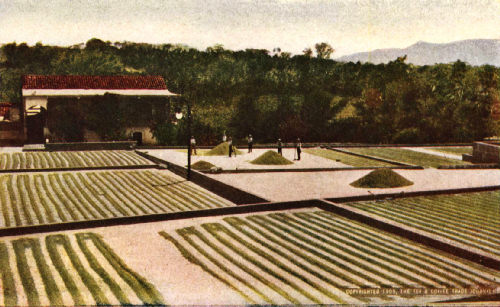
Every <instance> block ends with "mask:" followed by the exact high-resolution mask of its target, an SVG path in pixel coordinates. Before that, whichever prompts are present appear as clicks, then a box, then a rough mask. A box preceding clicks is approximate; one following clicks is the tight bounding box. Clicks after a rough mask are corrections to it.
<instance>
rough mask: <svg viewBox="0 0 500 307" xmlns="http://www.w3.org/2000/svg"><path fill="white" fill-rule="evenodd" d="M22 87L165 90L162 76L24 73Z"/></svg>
mask: <svg viewBox="0 0 500 307" xmlns="http://www.w3.org/2000/svg"><path fill="white" fill-rule="evenodd" d="M23 89H103V90H108V89H109V90H125V89H149V90H166V89H167V86H166V84H165V80H164V79H163V77H162V76H73V75H25V76H23Z"/></svg>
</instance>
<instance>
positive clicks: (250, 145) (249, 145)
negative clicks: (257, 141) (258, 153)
mask: <svg viewBox="0 0 500 307" xmlns="http://www.w3.org/2000/svg"><path fill="white" fill-rule="evenodd" d="M252 148H253V137H252V135H251V134H249V135H248V152H249V153H250V152H252Z"/></svg>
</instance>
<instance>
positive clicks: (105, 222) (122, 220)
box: [0, 200, 323, 237]
mask: <svg viewBox="0 0 500 307" xmlns="http://www.w3.org/2000/svg"><path fill="white" fill-rule="evenodd" d="M322 203H323V202H322V201H320V200H303V201H291V202H281V203H265V204H253V205H243V206H234V207H223V208H214V209H204V210H196V211H183V212H171V213H160V214H149V215H140V216H124V217H114V218H109V219H99V220H90V221H74V222H66V223H56V224H46V225H31V226H22V227H10V228H0V237H5V236H17V235H26V234H33V233H45V232H54V231H65V230H77V229H87V228H97V227H109V226H119V225H131V224H139V223H151V222H161V221H169V220H180V219H193V218H198V217H210V216H223V215H230V214H242V213H252V212H255V213H257V212H265V211H277V210H287V209H300V208H308V207H317V206H320V205H321V204H322Z"/></svg>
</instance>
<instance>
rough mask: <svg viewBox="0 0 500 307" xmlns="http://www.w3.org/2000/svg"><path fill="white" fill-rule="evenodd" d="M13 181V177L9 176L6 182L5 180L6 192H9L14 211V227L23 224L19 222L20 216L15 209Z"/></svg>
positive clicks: (17, 209) (16, 208)
mask: <svg viewBox="0 0 500 307" xmlns="http://www.w3.org/2000/svg"><path fill="white" fill-rule="evenodd" d="M14 179H15V176H14V175H9V177H8V180H7V191H8V192H9V195H10V198H11V200H12V201H11V202H10V204H11V206H12V211H14V220H15V221H16V226H21V225H22V224H23V223H22V221H21V215H20V213H19V208H18V207H17V200H16V199H15V194H14V188H13V184H12V182H13V181H14ZM13 198H14V199H13Z"/></svg>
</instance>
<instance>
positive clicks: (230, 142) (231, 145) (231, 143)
mask: <svg viewBox="0 0 500 307" xmlns="http://www.w3.org/2000/svg"><path fill="white" fill-rule="evenodd" d="M227 145H228V147H229V158H231V156H232V155H233V139H232V138H231V137H229V138H228V139H227Z"/></svg>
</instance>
